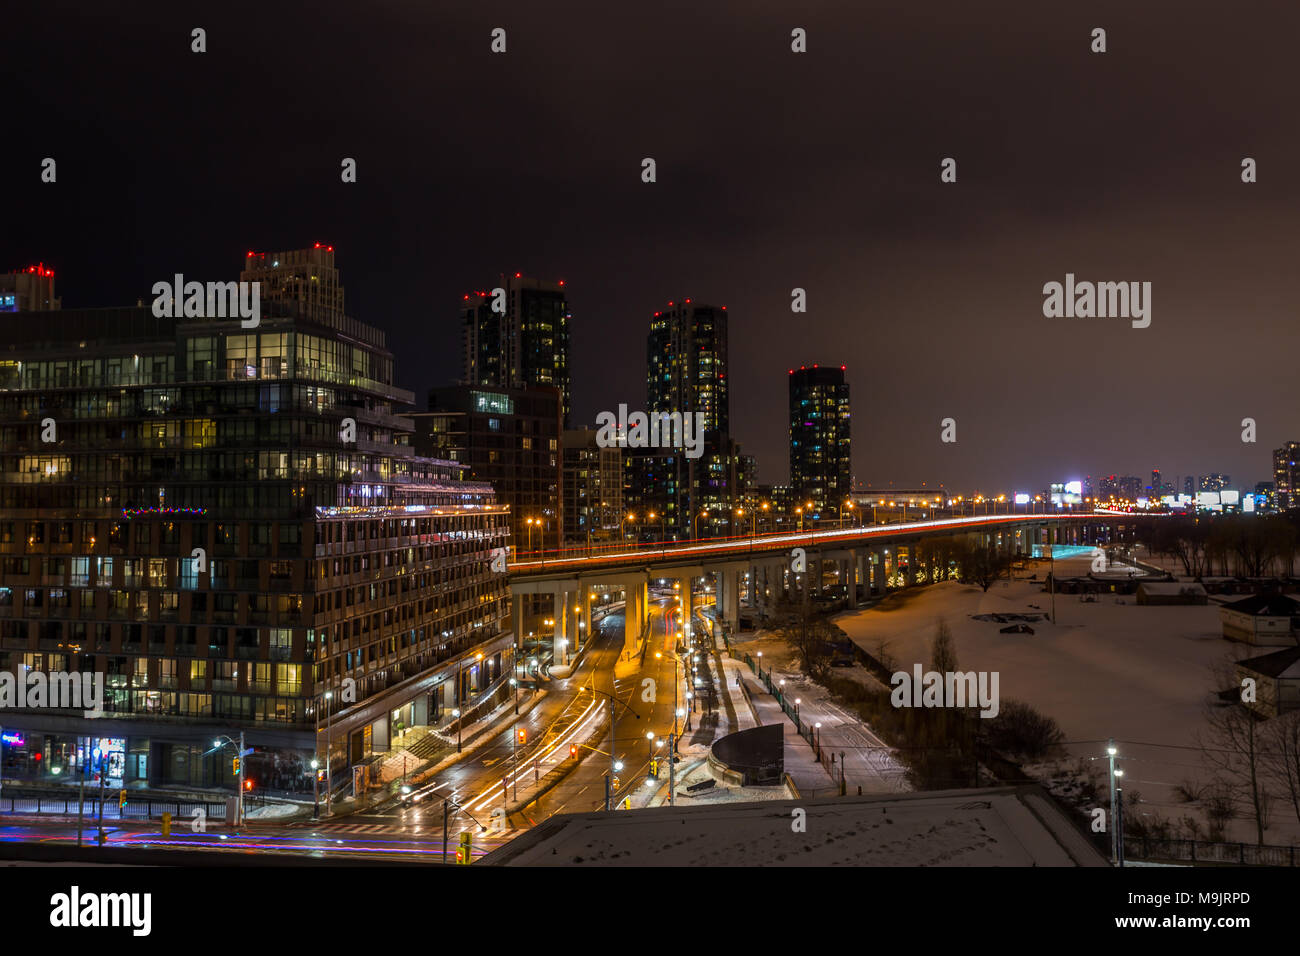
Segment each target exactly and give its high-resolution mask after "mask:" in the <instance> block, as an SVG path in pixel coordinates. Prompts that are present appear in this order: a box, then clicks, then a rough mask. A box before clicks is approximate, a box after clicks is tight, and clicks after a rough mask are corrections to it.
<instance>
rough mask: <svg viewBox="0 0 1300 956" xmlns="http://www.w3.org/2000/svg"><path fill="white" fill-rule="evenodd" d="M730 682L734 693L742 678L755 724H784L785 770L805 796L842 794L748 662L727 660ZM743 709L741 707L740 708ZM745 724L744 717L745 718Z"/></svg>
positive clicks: (725, 663) (729, 684)
mask: <svg viewBox="0 0 1300 956" xmlns="http://www.w3.org/2000/svg"><path fill="white" fill-rule="evenodd" d="M724 665H725V667H726V671H727V676H728V681H727V686H728V688H729V689H731V690H732V691H733V692H734V691H735V690H736V689H737V688H736V687H735V680H736V677H737V676H738V677H740V681H741V688H742V689H743V690H744V692H745V697H746V709H748V710H749V711H750V713H751V715H752V716H753V717H754V719H755V724H754V726H760V727H766V726H767V725H769V724H780V725H781V728H782V730H784V732H785V772H786V774H787V775H788V776H789V777H790V780H791V782H792V783H793V784H794V786H795V789H796V790H798V791H799V795H800V796H802V797H814V796H819V795H820V796H831V795H832V794H835V795H838V794H839V792H840V791H839V785H838V781H835V780H832V779H831V775H830V771H829V770H828V769H827V768H826V767H825V766H823V765H822V764H821V763H819V762H818V760H817V755H816V753H815V752H814V751H813V748H812V746H811V745H810V744H809V743H808V741H806V740H804V739H803V737H801V736H800V735H799V732H798V731H797V730H796V729H795V726H794V721H792V720H791V719H790V718H789V717H787V716H786V715H785V712H784V711H783V710H781V705H780V704H778V703H777V701H776V698H775V697H773V696H772V695H771V694H769V693H768V692H767V689H766V688H765V687H764V686H763V685H762V683H761V682H760V681H759V679H758V677H757V676H756V675H755V674H754V673H753V672H751V671H750V669H749V667H747V666H746V665H745V664H744V662H742V661H737V660H732V659H731V658H727V659H726V660H725V661H724ZM738 711H739V708H738ZM741 723H742V727H743V724H744V718H741Z"/></svg>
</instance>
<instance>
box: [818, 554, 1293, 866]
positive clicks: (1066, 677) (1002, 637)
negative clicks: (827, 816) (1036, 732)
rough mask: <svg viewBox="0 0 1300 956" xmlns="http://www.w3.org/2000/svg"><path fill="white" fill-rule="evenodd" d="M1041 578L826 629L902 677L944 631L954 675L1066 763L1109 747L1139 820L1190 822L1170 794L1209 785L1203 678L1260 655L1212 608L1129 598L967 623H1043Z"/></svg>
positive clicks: (1271, 834)
mask: <svg viewBox="0 0 1300 956" xmlns="http://www.w3.org/2000/svg"><path fill="white" fill-rule="evenodd" d="M1089 563H1090V562H1089V561H1088V560H1087V559H1086V557H1085V558H1078V559H1072V560H1069V561H1058V562H1056V565H1057V573H1058V574H1059V575H1060V576H1062V577H1067V576H1072V575H1084V574H1087V572H1088V565H1089ZM1046 570H1047V563H1046V562H1039V563H1038V564H1037V565H1036V567H1033V568H1031V570H1030V572H1028V573H1036V574H1037V577H1038V578H1039V580H1038V581H1036V582H1030V581H1021V580H1016V581H1012V582H1007V581H1005V580H1003V581H998V582H996V583H995V584H994V585H993V586H992V587H991V588H990V589H989V590H988V592H987V593H983V592H981V591H980V589H979V588H978V587H972V586H967V585H962V584H958V583H956V582H946V583H943V584H938V585H934V586H931V587H926V588H918V589H916V590H914V591H911V592H905V593H904V594H903V595H899V596H895V597H892V598H890V599H889V600H887V601H885V602H883V603H882V604H881V605H879V606H877V607H875V608H872V609H870V610H866V611H856V612H848V613H845V614H842V615H839V616H838V617H837V618H836V623H837V624H838V625H839V626H840V627H841V628H843V630H844V631H845V632H846V633H847V634H848V635H849V636H850V637H851V638H852V639H853V640H854V641H855V642H856V643H857V644H858V645H859V646H860V647H862V648H863V649H864V650H866V651H868V652H869V653H871V654H875V655H877V656H879V652H880V649H881V645H882V643H883V645H884V651H885V653H886V654H887V655H889V656H890V657H892V658H893V664H894V666H895V667H896V668H897V669H898V670H906V671H910V670H911V669H912V666H913V664H916V663H920V664H922V665H923V666H924V668H925V669H927V670H928V669H929V661H930V644H931V641H932V640H933V637H934V633H935V628H936V625H937V623H938V621H940V620H943V621H945V622H947V625H948V627H949V628H950V629H951V631H952V635H953V643H954V645H955V648H956V653H957V662H958V666H959V668H960V669H961V670H963V671H967V670H976V671H998V672H999V675H1000V696H1001V698H1002V699H1003V700H1005V699H1007V698H1017V699H1020V700H1023V701H1026V702H1027V703H1029V704H1030V705H1031V706H1033V707H1034V708H1035V709H1037V710H1039V711H1040V712H1042V713H1044V714H1047V715H1049V716H1051V717H1053V718H1055V719H1056V721H1057V723H1058V724H1059V725H1060V727H1061V729H1062V731H1064V733H1065V736H1066V740H1067V741H1068V742H1069V747H1068V749H1069V751H1070V754H1071V755H1072V758H1085V759H1086V758H1092V757H1097V758H1100V757H1103V756H1104V755H1105V747H1106V738H1108V737H1112V736H1113V737H1114V738H1116V740H1117V741H1118V742H1119V743H1118V746H1119V750H1120V754H1121V756H1122V757H1123V758H1124V760H1123V761H1122V764H1121V765H1122V766H1123V768H1124V771H1125V785H1126V789H1128V790H1130V791H1137V792H1138V793H1139V794H1140V795H1141V798H1142V802H1143V804H1144V805H1145V806H1144V807H1143V810H1144V812H1147V813H1151V812H1157V813H1159V814H1161V815H1162V816H1164V817H1167V818H1169V819H1172V820H1175V821H1176V820H1178V819H1179V818H1180V817H1182V816H1185V815H1196V816H1200V815H1199V810H1198V809H1197V808H1196V807H1195V806H1194V805H1188V804H1185V803H1181V802H1179V801H1178V800H1177V799H1176V798H1175V795H1174V792H1173V790H1174V787H1176V786H1177V785H1178V784H1179V783H1182V782H1183V781H1188V780H1192V781H1200V782H1208V781H1209V771H1208V768H1207V767H1205V766H1204V764H1203V756H1202V754H1201V753H1200V752H1199V751H1198V749H1196V746H1197V741H1196V733H1197V731H1198V730H1203V729H1204V728H1205V719H1204V714H1205V708H1206V705H1207V703H1208V702H1209V700H1210V697H1211V694H1212V691H1213V690H1214V689H1217V688H1216V687H1215V686H1214V681H1213V679H1212V668H1213V666H1214V665H1215V664H1217V663H1219V662H1222V661H1225V660H1240V659H1244V658H1247V657H1252V656H1256V655H1258V654H1260V653H1263V652H1264V651H1265V650H1267V649H1264V650H1261V649H1257V648H1252V647H1249V646H1246V645H1242V644H1234V643H1232V642H1229V641H1226V640H1224V639H1223V637H1222V632H1221V627H1220V623H1219V611H1218V606H1217V605H1216V604H1215V603H1214V602H1213V601H1211V603H1210V604H1209V605H1207V606H1204V607H1144V606H1140V605H1138V604H1136V603H1135V600H1134V598H1133V597H1132V596H1126V597H1120V598H1117V597H1116V596H1114V595H1106V596H1102V597H1101V598H1100V600H1099V601H1098V602H1097V603H1083V602H1081V601H1080V599H1079V597H1078V596H1077V595H1068V596H1067V595H1061V594H1058V595H1057V596H1056V616H1057V620H1056V623H1055V624H1052V623H1051V622H1050V621H1038V622H1035V623H1033V624H1031V626H1032V627H1033V629H1034V631H1035V633H1034V634H1032V635H1031V634H1003V633H1000V628H1001V627H1002V626H1003V625H1001V624H998V623H994V622H984V621H977V620H974V619H973V618H972V615H977V614H992V613H999V612H1003V613H1006V612H1009V613H1031V614H1032V613H1039V612H1042V613H1047V612H1048V611H1049V610H1050V608H1051V597H1050V596H1049V595H1048V594H1045V593H1044V592H1043V591H1042V590H1041V588H1042V580H1041V579H1042V578H1043V577H1044V575H1045V573H1046ZM1121 601H1122V602H1123V603H1119V602H1121ZM1183 748H1189V749H1183ZM1076 762H1077V761H1076V760H1075V759H1072V760H1071V761H1069V763H1070V764H1071V765H1073V764H1074V763H1076ZM1100 779H1102V780H1104V779H1105V777H1104V774H1103V775H1102V776H1101V778H1100ZM1201 819H1202V822H1204V818H1203V817H1201ZM1228 839H1234V840H1235V839H1240V840H1245V841H1249V842H1253V841H1254V834H1253V829H1252V827H1251V825H1250V824H1249V822H1248V821H1245V820H1240V819H1238V820H1234V821H1233V822H1232V824H1231V825H1230V826H1229V828H1228ZM1297 839H1300V827H1298V826H1297V824H1296V820H1295V816H1294V815H1293V814H1291V813H1290V812H1289V807H1286V806H1278V807H1277V808H1276V810H1275V812H1274V814H1273V821H1272V825H1271V827H1270V829H1269V830H1268V831H1267V833H1266V841H1267V842H1270V843H1281V844H1289V843H1292V842H1294V841H1295V840H1297Z"/></svg>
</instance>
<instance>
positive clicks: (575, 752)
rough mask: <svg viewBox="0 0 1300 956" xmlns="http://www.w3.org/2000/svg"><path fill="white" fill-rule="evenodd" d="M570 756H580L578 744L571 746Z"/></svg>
mask: <svg viewBox="0 0 1300 956" xmlns="http://www.w3.org/2000/svg"><path fill="white" fill-rule="evenodd" d="M569 756H570V757H576V756H578V745H577V744H569Z"/></svg>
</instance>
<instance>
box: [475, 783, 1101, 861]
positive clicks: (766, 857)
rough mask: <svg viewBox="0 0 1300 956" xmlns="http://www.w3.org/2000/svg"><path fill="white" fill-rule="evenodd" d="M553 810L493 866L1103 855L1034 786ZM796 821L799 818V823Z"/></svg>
mask: <svg viewBox="0 0 1300 956" xmlns="http://www.w3.org/2000/svg"><path fill="white" fill-rule="evenodd" d="M682 800H683V803H682V805H678V806H676V807H656V808H653V809H648V810H634V811H615V812H609V813H571V814H564V815H561V816H555V817H552V818H550V819H549V820H547V821H545V822H543V823H541V824H540V825H539V826H537V827H534V828H533V829H532V830H530V831H528V832H527V833H526V834H524V835H523V836H521V837H519V838H518V839H516V840H513V841H512V842H510V843H508V844H506V845H505V846H503V847H501V848H500V849H497V850H494V851H493V852H491V853H489V854H488V855H487V856H486V857H484V858H483V860H482V861H480V862H482V863H486V864H488V865H497V866H601V867H603V866H1063V867H1068V866H1105V865H1107V864H1106V860H1105V858H1104V857H1103V856H1102V855H1101V854H1100V853H1099V852H1098V851H1097V849H1096V848H1095V847H1094V846H1093V845H1092V844H1091V843H1090V842H1089V840H1088V839H1087V837H1086V836H1085V835H1084V833H1083V832H1082V831H1081V829H1080V828H1078V827H1076V826H1075V825H1074V824H1072V823H1071V821H1070V820H1069V819H1068V818H1067V817H1066V816H1065V815H1064V814H1063V813H1062V811H1061V810H1060V809H1059V808H1058V807H1057V805H1056V804H1055V803H1054V802H1053V801H1052V799H1051V798H1050V797H1048V796H1047V794H1045V793H1044V792H1043V791H1042V790H1041V789H1039V788H1038V787H1036V786H1026V787H999V788H984V789H977V790H945V791H934V792H924V793H909V794H890V795H884V796H881V795H877V796H862V797H854V796H848V797H839V798H833V799H821V800H772V801H763V802H758V803H733V804H726V805H709V806H689V805H685V801H686V798H682ZM795 824H799V825H798V826H796V825H795Z"/></svg>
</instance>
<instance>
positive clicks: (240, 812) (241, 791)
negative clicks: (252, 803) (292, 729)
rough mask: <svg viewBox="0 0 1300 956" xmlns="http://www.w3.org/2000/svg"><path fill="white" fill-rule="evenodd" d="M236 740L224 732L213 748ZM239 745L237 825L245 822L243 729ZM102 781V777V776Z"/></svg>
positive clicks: (236, 803) (214, 742)
mask: <svg viewBox="0 0 1300 956" xmlns="http://www.w3.org/2000/svg"><path fill="white" fill-rule="evenodd" d="M235 742H236V741H235V739H234V738H233V737H228V736H226V735H225V734H222V735H221V736H220V737H218V738H217V739H216V740H214V741H213V742H212V749H213V750H221V749H222V748H224V747H225V746H226V744H234V743H235ZM238 747H239V749H238V751H236V753H237V759H238V760H239V781H238V785H239V796H238V797H237V798H236V802H235V826H239V825H240V824H242V823H243V822H244V750H245V747H244V732H243V731H242V730H241V731H240V732H239V741H238ZM211 752H212V751H211V750H210V751H208V753H211ZM101 781H102V777H101Z"/></svg>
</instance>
